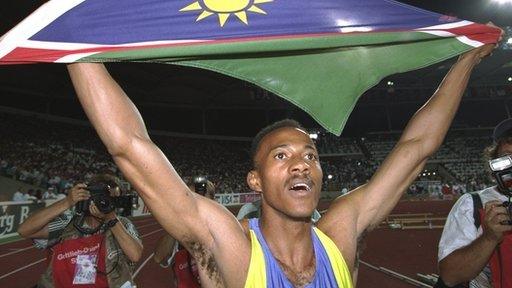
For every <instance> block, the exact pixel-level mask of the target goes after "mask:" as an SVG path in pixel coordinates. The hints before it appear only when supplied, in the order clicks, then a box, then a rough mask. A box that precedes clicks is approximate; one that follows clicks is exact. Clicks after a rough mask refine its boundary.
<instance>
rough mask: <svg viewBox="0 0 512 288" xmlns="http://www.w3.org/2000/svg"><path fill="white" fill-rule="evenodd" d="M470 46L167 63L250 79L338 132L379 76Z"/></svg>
mask: <svg viewBox="0 0 512 288" xmlns="http://www.w3.org/2000/svg"><path fill="white" fill-rule="evenodd" d="M471 48H472V47H470V46H468V45H465V44H463V43H461V42H459V41H458V40H456V39H454V38H438V39H432V40H428V41H420V42H408V43H400V44H395V45H374V46H361V47H352V48H338V49H320V50H314V51H309V52H308V53H305V52H304V51H302V53H286V54H284V53H259V54H257V55H254V57H251V55H239V56H233V57H230V55H225V56H224V57H222V58H219V57H210V58H209V59H208V58H206V59H202V60H189V61H185V60H181V61H168V63H171V64H178V65H184V66H194V67H199V68H203V69H208V70H213V71H217V72H220V73H223V74H226V75H230V76H233V77H236V78H239V79H242V80H245V81H249V82H252V83H254V84H256V85H259V86H260V87H262V88H264V89H267V90H269V91H271V92H273V93H275V94H277V95H279V96H280V97H282V98H284V99H287V100H288V101H290V102H292V103H294V104H295V105H297V106H298V107H300V108H301V109H303V110H304V111H306V112H307V113H308V114H310V115H311V116H312V117H313V118H314V119H315V120H316V121H317V122H319V123H320V124H321V125H322V126H323V127H324V128H326V129H327V130H329V131H331V132H332V133H334V134H337V135H339V134H341V131H342V129H343V127H344V125H345V123H346V121H347V119H348V117H349V115H350V113H351V112H352V110H353V108H354V106H355V104H356V102H357V99H358V98H359V96H360V95H361V94H362V93H364V91H366V90H367V89H369V88H370V87H372V86H374V85H375V84H377V83H378V82H379V81H380V80H381V79H382V78H383V77H386V76H387V75H391V74H395V73H400V72H406V71H410V70H414V69H418V68H421V67H425V66H428V65H431V64H433V63H437V62H439V61H442V60H445V59H448V58H451V57H453V56H455V55H458V54H460V53H463V52H464V51H467V50H470V49H471ZM133 56H134V55H130V57H133ZM144 56H145V55H139V57H137V59H141V58H142V59H143V58H144ZM82 60H103V61H105V60H107V59H101V58H95V59H92V58H89V59H82ZM166 60H169V59H166Z"/></svg>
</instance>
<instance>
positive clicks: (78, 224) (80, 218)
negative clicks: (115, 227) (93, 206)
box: [73, 213, 103, 235]
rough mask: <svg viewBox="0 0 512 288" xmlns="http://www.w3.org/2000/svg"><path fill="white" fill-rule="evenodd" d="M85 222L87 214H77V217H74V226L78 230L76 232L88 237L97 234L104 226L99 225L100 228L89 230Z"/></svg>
mask: <svg viewBox="0 0 512 288" xmlns="http://www.w3.org/2000/svg"><path fill="white" fill-rule="evenodd" d="M84 222H85V213H80V214H76V215H75V216H73V226H74V227H75V228H76V230H78V231H79V232H80V233H82V234H84V235H85V234H86V235H91V234H95V233H96V232H98V231H99V230H100V229H101V228H102V226H103V224H101V225H98V227H96V228H89V227H85V226H84Z"/></svg>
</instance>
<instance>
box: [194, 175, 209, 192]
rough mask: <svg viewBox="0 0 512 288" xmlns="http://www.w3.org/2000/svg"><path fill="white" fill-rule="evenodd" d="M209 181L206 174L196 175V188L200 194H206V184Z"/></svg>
mask: <svg viewBox="0 0 512 288" xmlns="http://www.w3.org/2000/svg"><path fill="white" fill-rule="evenodd" d="M207 183H208V179H206V176H196V177H194V190H195V191H196V193H197V194H199V195H202V196H204V195H206V185H207Z"/></svg>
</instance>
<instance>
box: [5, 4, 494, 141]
mask: <svg viewBox="0 0 512 288" xmlns="http://www.w3.org/2000/svg"><path fill="white" fill-rule="evenodd" d="M498 37H499V31H498V29H494V28H490V27H487V26H485V25H481V24H476V23H473V22H469V21H462V20H459V19H456V18H453V17H448V16H443V15H440V14H436V13H432V12H429V11H424V10H421V9H417V8H415V7H411V6H408V5H404V4H401V3H399V2H395V1H391V0H145V1H142V0H51V1H49V2H48V3H46V4H45V5H44V6H42V7H41V8H39V9H38V10H37V11H35V12H34V13H33V14H32V15H30V16H29V17H28V18H26V19H25V20H24V21H23V22H21V23H20V24H19V25H18V26H16V27H14V28H13V29H12V30H11V31H10V32H9V33H7V34H6V35H4V36H3V37H2V38H1V41H0V64H16V63H32V62H66V63H68V62H78V61H79V62H96V61H101V62H110V61H147V62H160V63H170V64H176V65H184V66H194V67H200V68H203V69H208V70H213V71H217V72H220V73H223V74H227V75H230V76H233V77H236V78H240V79H243V80H246V81H249V82H252V83H254V84H256V85H259V86H261V87H263V88H265V89H267V90H269V91H271V92H273V93H275V94H277V95H279V96H281V97H283V98H285V99H287V100H289V101H290V102H292V103H294V104H295V105H297V106H299V107H301V108H302V109H303V110H304V111H306V112H307V113H309V114H310V115H311V116H312V117H313V118H315V119H316V120H317V121H318V122H319V123H320V124H321V125H322V126H324V127H325V128H326V129H328V130H330V131H331V132H333V133H335V134H340V133H341V131H342V129H343V126H344V124H345V122H346V120H347V118H348V116H349V114H350V112H351V111H352V109H353V107H354V105H355V103H356V101H357V99H358V97H359V96H360V95H361V94H362V93H363V92H364V91H365V90H367V89H368V88H370V87H372V86H373V85H375V84H377V83H378V82H379V81H380V80H381V79H382V78H384V77H386V76H387V75H390V74H394V73H398V72H405V71H409V70H413V69H418V68H421V67H425V66H427V65H431V64H433V63H436V62H439V61H442V60H445V59H447V58H450V57H453V56H455V55H458V54H461V53H463V52H465V51H468V50H470V49H473V48H474V47H478V46H481V45H483V44H484V43H494V42H496V41H497V39H498Z"/></svg>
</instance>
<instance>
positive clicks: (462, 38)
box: [457, 36, 484, 47]
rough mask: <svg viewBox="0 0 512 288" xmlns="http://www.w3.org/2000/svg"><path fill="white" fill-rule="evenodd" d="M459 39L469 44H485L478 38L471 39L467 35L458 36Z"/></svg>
mask: <svg viewBox="0 0 512 288" xmlns="http://www.w3.org/2000/svg"><path fill="white" fill-rule="evenodd" d="M457 40H459V41H460V42H462V43H464V44H467V45H469V46H473V47H480V46H482V45H484V43H482V42H480V41H476V40H471V39H469V38H468V37H466V36H459V37H457Z"/></svg>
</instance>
